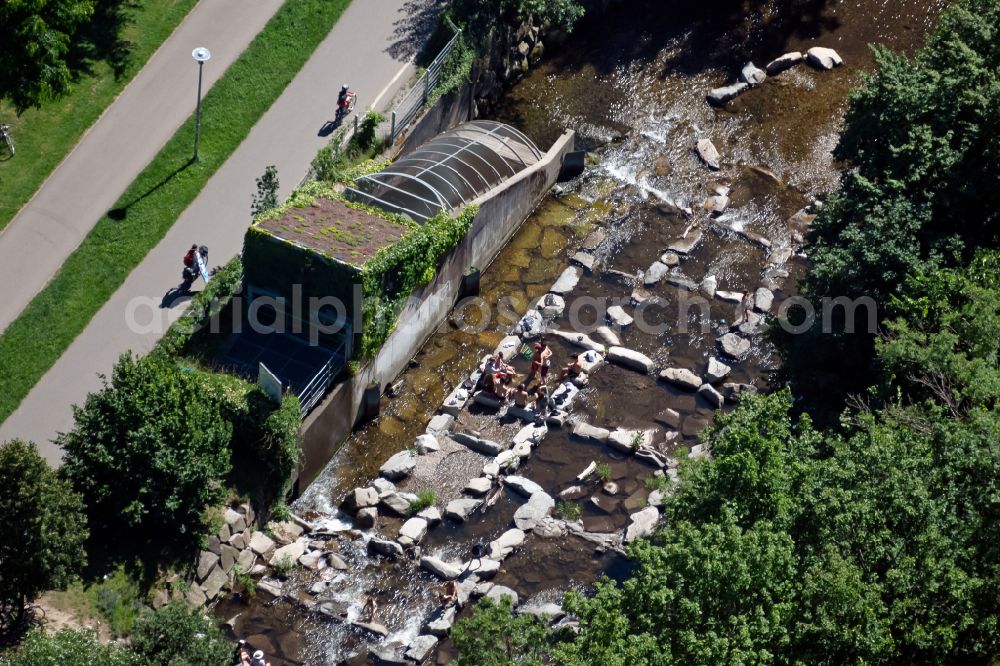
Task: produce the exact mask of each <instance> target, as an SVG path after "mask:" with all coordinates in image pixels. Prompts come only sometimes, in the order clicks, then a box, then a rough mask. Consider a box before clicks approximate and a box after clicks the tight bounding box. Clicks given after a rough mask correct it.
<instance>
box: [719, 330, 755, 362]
mask: <svg viewBox="0 0 1000 666" xmlns="http://www.w3.org/2000/svg"><path fill="white" fill-rule="evenodd" d="M719 346H720V347H721V348H722V351H723V352H725V353H726V354H727V355H728V356H731V357H733V358H736V359H739V358H742V357H743V355H744V354H746V353H747V352H748V351H750V341H749V340H747V339H746V338H742V337H740V336H738V335H736V334H735V333H726V334H725V335H723V336H722V337H721V338H719Z"/></svg>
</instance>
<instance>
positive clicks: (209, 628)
mask: <svg viewBox="0 0 1000 666" xmlns="http://www.w3.org/2000/svg"><path fill="white" fill-rule="evenodd" d="M132 650H133V651H134V652H135V653H136V654H137V655H138V656H139V657H140V658H141V659H142V660H143V662H144V663H146V664H148V665H149V666H161V665H162V664H184V666H219V664H228V663H229V660H230V658H231V657H232V647H231V646H230V644H229V642H228V641H227V640H226V639H225V637H224V636H223V635H222V632H221V631H220V630H219V627H218V626H217V625H216V623H215V622H214V621H213V620H212V619H210V618H208V617H205V615H204V613H203V611H202V610H201V609H197V608H188V607H187V606H186V605H184V603H183V602H181V601H172V602H170V603H169V604H167V605H166V606H164V607H162V608H160V609H159V610H156V611H153V612H147V613H144V614H143V615H142V617H140V618H139V621H138V622H136V625H135V631H133V633H132Z"/></svg>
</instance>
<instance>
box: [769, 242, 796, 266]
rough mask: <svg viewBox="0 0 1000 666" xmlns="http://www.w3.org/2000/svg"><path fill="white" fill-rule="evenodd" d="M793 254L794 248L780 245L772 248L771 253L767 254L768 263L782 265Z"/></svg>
mask: <svg viewBox="0 0 1000 666" xmlns="http://www.w3.org/2000/svg"><path fill="white" fill-rule="evenodd" d="M791 256H792V248H790V247H778V248H775V249H773V250H771V252H770V254H768V255H767V263H768V264H770V265H771V266H782V265H784V264H785V263H786V262H787V261H788V260H789V259H790V258H791Z"/></svg>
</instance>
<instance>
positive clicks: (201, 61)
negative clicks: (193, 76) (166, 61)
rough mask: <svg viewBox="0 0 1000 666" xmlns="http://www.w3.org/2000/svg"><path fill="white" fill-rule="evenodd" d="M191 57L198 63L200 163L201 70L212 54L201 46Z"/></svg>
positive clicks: (196, 124)
mask: <svg viewBox="0 0 1000 666" xmlns="http://www.w3.org/2000/svg"><path fill="white" fill-rule="evenodd" d="M191 57H192V58H194V60H195V62H197V63H198V106H197V107H196V110H195V114H194V161H196V162H197V161H198V135H199V134H201V70H202V68H203V67H204V66H205V63H206V62H208V59H209V58H211V57H212V54H211V53H210V52H209V50H208V49H206V48H205V47H204V46H199V47H198V48H196V49H195V50H194V51H191Z"/></svg>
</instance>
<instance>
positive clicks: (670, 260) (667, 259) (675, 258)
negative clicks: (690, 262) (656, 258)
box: [660, 251, 681, 268]
mask: <svg viewBox="0 0 1000 666" xmlns="http://www.w3.org/2000/svg"><path fill="white" fill-rule="evenodd" d="M660 263H662V264H666V265H667V266H669V267H671V268H673V267H674V266H679V265H680V263H681V258H680V256H679V255H678V254H677V253H676V252H672V251H671V252H664V253H663V254H661V255H660Z"/></svg>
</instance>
